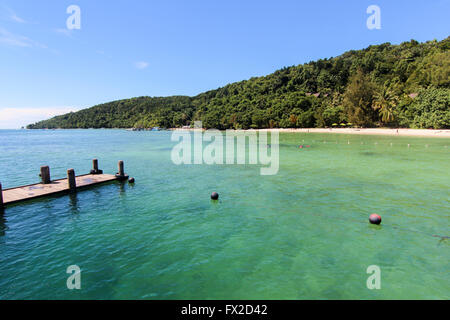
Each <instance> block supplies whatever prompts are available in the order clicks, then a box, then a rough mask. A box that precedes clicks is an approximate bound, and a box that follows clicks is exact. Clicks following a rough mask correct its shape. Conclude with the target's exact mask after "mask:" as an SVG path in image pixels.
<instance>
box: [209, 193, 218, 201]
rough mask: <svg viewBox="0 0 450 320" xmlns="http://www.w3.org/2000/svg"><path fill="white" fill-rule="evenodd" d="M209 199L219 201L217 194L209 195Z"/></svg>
mask: <svg viewBox="0 0 450 320" xmlns="http://www.w3.org/2000/svg"><path fill="white" fill-rule="evenodd" d="M211 199H212V200H217V199H219V194H218V193H217V192H213V193H211Z"/></svg>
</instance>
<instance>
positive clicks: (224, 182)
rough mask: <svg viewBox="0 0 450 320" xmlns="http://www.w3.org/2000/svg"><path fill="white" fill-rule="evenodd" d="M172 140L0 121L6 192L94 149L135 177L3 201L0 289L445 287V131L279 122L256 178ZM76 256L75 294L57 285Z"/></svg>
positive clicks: (221, 295)
mask: <svg viewBox="0 0 450 320" xmlns="http://www.w3.org/2000/svg"><path fill="white" fill-rule="evenodd" d="M170 136H171V132H167V131H161V132H146V131H145V132H129V131H125V130H36V131H34V130H0V181H1V183H2V185H3V188H10V187H14V186H18V185H24V184H30V183H35V182H38V179H39V177H38V173H39V167H40V166H41V165H49V166H50V169H51V175H52V178H54V179H56V178H61V177H65V175H66V170H67V169H68V168H74V169H75V172H76V173H77V174H82V173H87V172H88V171H89V170H90V169H91V160H92V159H93V158H98V159H99V167H100V169H103V170H104V172H105V173H115V172H116V171H117V161H118V160H124V162H125V171H126V172H127V173H128V174H130V176H133V177H135V178H136V184H135V185H129V184H127V183H125V184H121V183H118V182H115V183H111V184H107V185H103V186H99V187H94V188H91V189H88V190H86V191H82V192H78V193H77V194H75V195H71V196H60V197H49V198H44V199H41V200H34V201H30V202H27V203H23V204H20V205H13V206H10V207H8V208H7V209H6V210H5V212H4V215H3V216H0V275H1V276H0V299H449V298H450V275H449V270H450V263H449V261H450V250H449V248H450V247H449V245H450V239H448V238H445V237H444V236H450V225H449V218H450V204H449V199H450V191H449V190H450V189H449V187H448V183H449V181H450V161H449V160H450V153H449V152H450V139H447V138H424V137H394V136H367V135H345V134H325V133H323V134H319V133H280V141H279V146H280V148H279V150H280V167H279V171H278V174H276V175H273V176H261V175H260V167H261V166H259V165H179V166H177V165H175V164H173V163H172V161H171V150H172V147H173V146H174V145H175V144H176V143H175V142H172V141H171V140H170ZM300 144H304V145H310V146H311V147H310V148H304V149H299V148H298V145H300ZM408 144H409V147H408ZM212 191H217V192H218V193H219V194H220V199H219V201H217V202H215V201H211V200H210V197H209V196H210V193H211V192H212ZM373 212H376V213H378V214H380V215H381V216H382V219H383V222H382V224H381V225H380V226H375V225H370V224H369V222H368V216H369V214H371V213H373ZM70 265H78V266H79V267H80V268H81V290H68V289H67V286H66V280H67V277H68V276H69V275H68V274H67V273H66V269H67V267H68V266H70ZM370 265H377V266H379V267H380V268H381V289H380V290H369V289H368V288H367V286H366V281H367V278H368V277H369V276H370V275H369V274H367V273H366V270H367V267H368V266H370Z"/></svg>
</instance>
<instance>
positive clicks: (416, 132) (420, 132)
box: [169, 128, 450, 138]
mask: <svg viewBox="0 0 450 320" xmlns="http://www.w3.org/2000/svg"><path fill="white" fill-rule="evenodd" d="M169 130H196V129H194V128H171V129H169ZM203 130H205V129H203ZM254 130H255V131H268V132H274V131H278V132H286V133H295V132H302V133H340V134H363V135H387V136H399V137H405V136H407V137H438V138H450V129H401V128H399V129H388V128H271V129H254ZM242 131H248V130H242Z"/></svg>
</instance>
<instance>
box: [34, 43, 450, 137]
mask: <svg viewBox="0 0 450 320" xmlns="http://www.w3.org/2000/svg"><path fill="white" fill-rule="evenodd" d="M194 120H202V121H203V126H204V127H206V128H217V129H228V128H235V129H238V128H242V129H248V128H271V127H280V128H288V127H289V128H292V127H329V126H330V127H331V126H360V127H376V126H395V127H410V128H436V129H437V128H450V37H448V38H446V39H444V40H442V41H436V40H434V41H428V42H425V43H419V42H417V41H415V40H411V41H409V42H404V43H402V44H400V45H391V44H390V43H385V44H381V45H374V46H370V47H368V48H366V49H363V50H352V51H348V52H346V53H344V54H342V55H340V56H338V57H335V58H331V59H322V60H318V61H315V62H310V63H306V64H303V65H298V66H293V67H288V68H283V69H281V70H278V71H276V72H274V73H272V74H270V75H268V76H264V77H255V78H251V79H249V80H245V81H241V82H236V83H232V84H229V85H226V86H225V87H222V88H219V89H216V90H212V91H208V92H205V93H202V94H199V95H197V96H195V97H186V96H172V97H153V98H152V97H139V98H132V99H125V100H119V101H113V102H109V103H105V104H101V105H97V106H94V107H91V108H89V109H84V110H81V111H78V112H74V113H68V114H65V115H62V116H57V117H54V118H52V119H49V120H45V121H40V122H38V123H36V124H33V125H29V126H28V128H31V129H36V128H131V127H141V128H146V127H163V128H170V127H180V126H184V125H191V124H193V121H194Z"/></svg>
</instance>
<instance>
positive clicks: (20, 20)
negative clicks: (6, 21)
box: [10, 13, 26, 23]
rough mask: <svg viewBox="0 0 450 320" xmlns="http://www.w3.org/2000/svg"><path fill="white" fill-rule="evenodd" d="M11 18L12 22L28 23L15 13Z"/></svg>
mask: <svg viewBox="0 0 450 320" xmlns="http://www.w3.org/2000/svg"><path fill="white" fill-rule="evenodd" d="M10 18H11V20H13V21H15V22H18V23H26V21H25V20H23V19H22V18H21V17H19V16H17V15H16V14H15V13H13V14H12V15H11V17H10Z"/></svg>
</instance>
